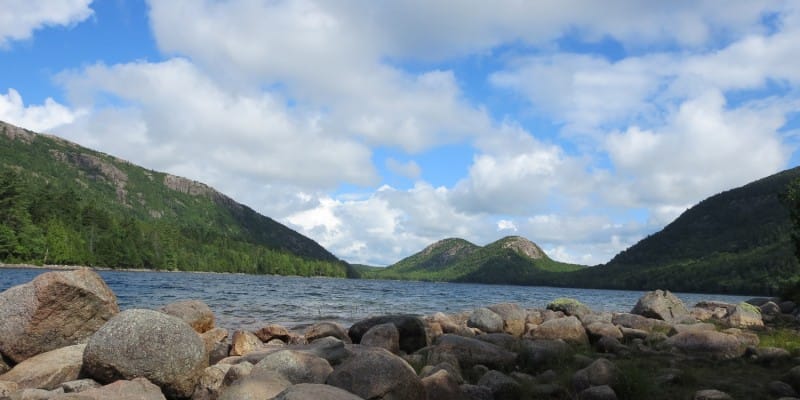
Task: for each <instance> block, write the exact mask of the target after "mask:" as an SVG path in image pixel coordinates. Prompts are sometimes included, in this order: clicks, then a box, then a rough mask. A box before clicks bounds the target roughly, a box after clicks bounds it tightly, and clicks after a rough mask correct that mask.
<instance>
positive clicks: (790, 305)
mask: <svg viewBox="0 0 800 400" xmlns="http://www.w3.org/2000/svg"><path fill="white" fill-rule="evenodd" d="M778 306H779V307H780V308H781V312H782V313H784V314H791V313H792V312H793V311H794V310H796V309H797V304H796V303H795V302H793V301H791V300H787V301H782V302H780V304H778Z"/></svg>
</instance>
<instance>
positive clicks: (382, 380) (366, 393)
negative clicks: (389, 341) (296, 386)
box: [327, 345, 425, 400]
mask: <svg viewBox="0 0 800 400" xmlns="http://www.w3.org/2000/svg"><path fill="white" fill-rule="evenodd" d="M350 346H351V347H350V351H351V353H352V354H351V355H350V357H348V358H346V359H345V360H344V361H343V362H342V363H341V364H339V365H337V366H336V367H335V368H334V369H333V372H332V373H331V374H330V376H328V381H327V384H329V385H333V386H336V387H338V388H341V389H344V390H346V391H348V392H351V393H355V394H356V395H358V396H361V397H363V398H365V399H375V400H379V399H387V400H389V399H392V400H424V399H425V388H424V387H423V386H422V381H421V380H420V379H419V378H418V377H417V373H416V372H415V371H414V369H413V368H411V366H410V365H408V363H407V362H406V361H405V360H403V359H402V358H400V357H398V356H396V355H394V354H392V353H390V352H388V351H387V350H384V349H381V348H377V347H364V346H359V345H350Z"/></svg>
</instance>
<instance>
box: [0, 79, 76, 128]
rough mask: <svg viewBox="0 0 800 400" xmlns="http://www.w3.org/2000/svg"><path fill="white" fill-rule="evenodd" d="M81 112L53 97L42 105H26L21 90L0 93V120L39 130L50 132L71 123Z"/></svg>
mask: <svg viewBox="0 0 800 400" xmlns="http://www.w3.org/2000/svg"><path fill="white" fill-rule="evenodd" d="M78 115H80V112H77V111H74V110H72V109H70V108H69V107H66V106H64V105H62V104H60V103H58V102H56V101H55V100H53V99H52V98H49V97H48V98H47V99H45V101H44V104H42V105H27V106H26V105H25V103H24V102H23V100H22V96H20V94H19V92H17V91H16V90H14V89H8V93H6V94H2V93H0V120H2V121H6V122H8V123H11V124H14V125H17V126H21V127H24V128H26V129H30V130H33V131H37V132H49V131H50V130H52V129H53V128H56V127H59V126H61V125H64V124H69V123H71V122H73V121H74V120H75V118H77V116H78Z"/></svg>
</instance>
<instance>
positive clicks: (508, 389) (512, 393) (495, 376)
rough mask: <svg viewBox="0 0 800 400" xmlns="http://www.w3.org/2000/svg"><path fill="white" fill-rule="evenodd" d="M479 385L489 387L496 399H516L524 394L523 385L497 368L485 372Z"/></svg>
mask: <svg viewBox="0 0 800 400" xmlns="http://www.w3.org/2000/svg"><path fill="white" fill-rule="evenodd" d="M478 386H483V387H487V388H489V390H491V391H492V396H493V398H494V399H495V400H516V399H519V398H520V397H521V396H522V385H520V384H519V383H518V382H517V381H515V380H514V379H513V378H511V377H510V376H508V375H506V374H504V373H502V372H500V371H496V370H491V371H489V372H487V373H485V374H484V375H483V376H482V377H481V379H480V380H479V381H478Z"/></svg>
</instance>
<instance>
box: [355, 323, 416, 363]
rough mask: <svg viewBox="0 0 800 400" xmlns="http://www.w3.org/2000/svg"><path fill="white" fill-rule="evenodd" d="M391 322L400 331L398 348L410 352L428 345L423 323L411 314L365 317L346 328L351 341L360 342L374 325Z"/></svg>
mask: <svg viewBox="0 0 800 400" xmlns="http://www.w3.org/2000/svg"><path fill="white" fill-rule="evenodd" d="M385 323H392V324H394V326H395V327H397V331H398V332H400V350H403V351H405V352H406V353H408V354H411V353H413V352H415V351H417V350H419V349H421V348H423V347H425V346H427V345H428V334H427V332H426V331H425V324H424V323H423V322H422V320H421V319H420V318H419V317H416V316H413V315H384V316H380V317H372V318H367V319H365V320H361V321H359V322H356V323H355V324H354V325H353V326H351V327H350V329H349V330H348V332H347V333H348V335H349V336H350V339H352V341H353V343H361V337H362V336H364V334H365V333H367V331H368V330H369V329H370V328H372V327H373V326H375V325H380V324H385Z"/></svg>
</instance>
